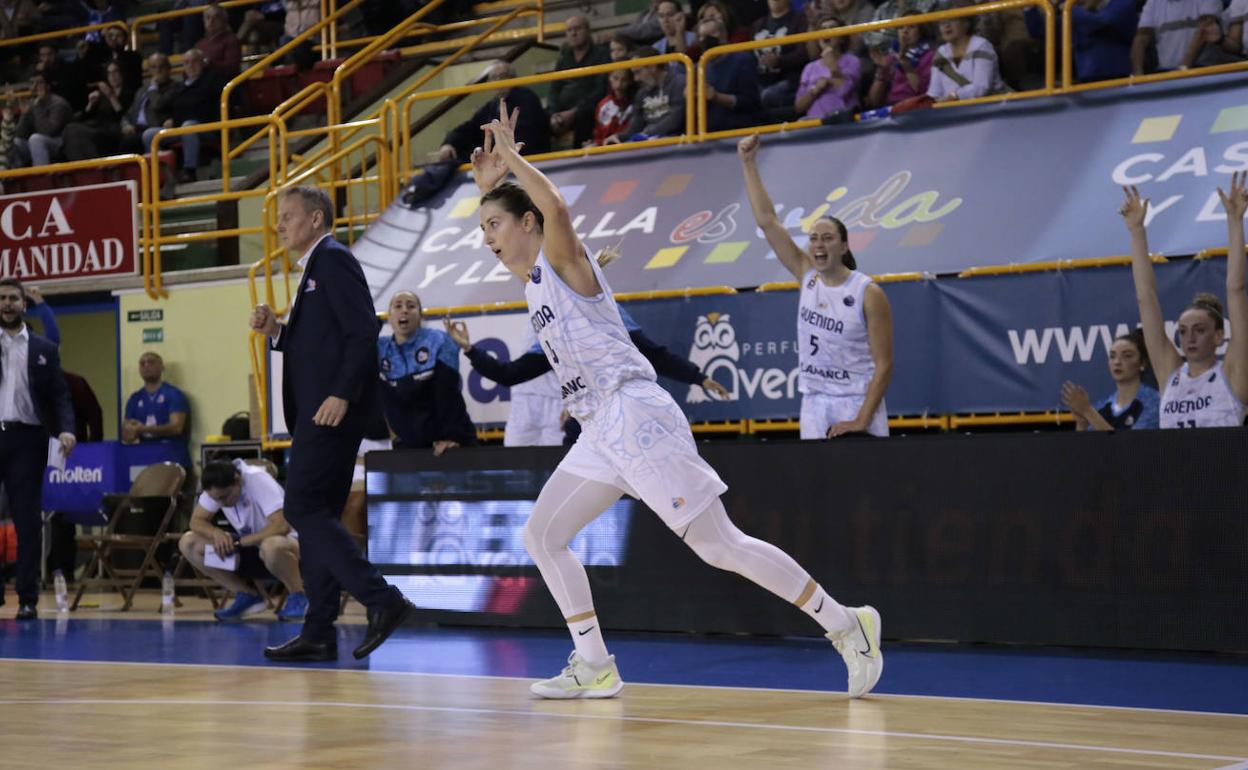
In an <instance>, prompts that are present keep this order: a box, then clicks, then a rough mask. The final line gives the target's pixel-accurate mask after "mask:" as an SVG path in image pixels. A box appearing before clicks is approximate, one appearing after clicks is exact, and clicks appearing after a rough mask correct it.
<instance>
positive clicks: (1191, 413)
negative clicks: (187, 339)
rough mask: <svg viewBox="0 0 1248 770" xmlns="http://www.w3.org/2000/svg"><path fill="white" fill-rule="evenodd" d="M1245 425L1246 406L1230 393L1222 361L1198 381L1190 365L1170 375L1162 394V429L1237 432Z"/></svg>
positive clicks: (1183, 366)
mask: <svg viewBox="0 0 1248 770" xmlns="http://www.w3.org/2000/svg"><path fill="white" fill-rule="evenodd" d="M1243 424H1244V405H1243V404H1241V403H1240V402H1239V399H1238V398H1236V397H1235V394H1234V393H1232V392H1231V386H1230V383H1228V382H1227V381H1226V372H1224V371H1223V370H1222V362H1221V361H1219V362H1218V363H1217V364H1215V365H1214V367H1213V368H1212V369H1210V370H1209V371H1207V372H1204V373H1203V374H1201V375H1200V376H1199V377H1191V376H1189V375H1188V373H1187V364H1186V363H1185V364H1183V365H1182V366H1180V367H1179V370H1178V371H1177V372H1175V373H1174V374H1172V375H1170V381H1169V382H1167V383H1166V389H1165V392H1163V393H1162V394H1161V427H1162V428H1235V427H1238V426H1240V425H1243Z"/></svg>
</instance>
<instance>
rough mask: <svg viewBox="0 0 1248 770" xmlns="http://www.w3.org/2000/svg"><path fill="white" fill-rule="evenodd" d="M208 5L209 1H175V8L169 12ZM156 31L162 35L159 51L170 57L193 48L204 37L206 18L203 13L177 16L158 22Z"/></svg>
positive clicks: (158, 45)
mask: <svg viewBox="0 0 1248 770" xmlns="http://www.w3.org/2000/svg"><path fill="white" fill-rule="evenodd" d="M207 4H208V0H175V2H174V4H173V7H172V8H170V9H169V10H171V11H181V10H186V9H189V8H199V7H201V6H204V5H207ZM156 29H157V30H158V31H159V34H160V41H159V43H158V44H157V50H158V51H160V53H163V54H165V55H166V56H169V55H172V54H174V53H176V52H177V51H179V50H186V49H187V48H190V47H192V46H193V45H194V44H195V41H196V40H199V39H200V38H201V37H203V36H204V17H203V14H202V13H188V14H185V15H183V16H175V17H174V18H172V19H165V20H163V21H159V22H157V23H156Z"/></svg>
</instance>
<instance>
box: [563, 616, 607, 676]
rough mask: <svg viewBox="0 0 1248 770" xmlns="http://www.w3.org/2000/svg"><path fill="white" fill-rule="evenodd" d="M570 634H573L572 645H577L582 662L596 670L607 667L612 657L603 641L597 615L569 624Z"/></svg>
mask: <svg viewBox="0 0 1248 770" xmlns="http://www.w3.org/2000/svg"><path fill="white" fill-rule="evenodd" d="M568 632H569V633H571V634H572V643H573V644H575V645H576V652H577V654H579V655H580V656H581V660H583V661H585V662H586V663H588V664H589V665H591V666H593V667H594V668H602V667H603V666H605V665H607V658H609V657H610V656H609V655H608V654H607V644H606V642H604V641H602V627H601V626H599V625H598V616H597V615H593V616H591V617H588V618H586V619H584V620H577V621H573V622H571V623H569V624H568Z"/></svg>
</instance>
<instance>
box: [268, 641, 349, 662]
mask: <svg viewBox="0 0 1248 770" xmlns="http://www.w3.org/2000/svg"><path fill="white" fill-rule="evenodd" d="M264 657H266V658H268V659H269V660H277V661H282V662H285V663H315V662H323V661H334V660H338V643H337V642H323V643H317V642H310V641H308V640H307V639H304V638H303V637H302V636H296V637H295V638H294V639H291V640H290V641H288V642H286V643H285V644H279V645H277V646H276V647H265V648H264Z"/></svg>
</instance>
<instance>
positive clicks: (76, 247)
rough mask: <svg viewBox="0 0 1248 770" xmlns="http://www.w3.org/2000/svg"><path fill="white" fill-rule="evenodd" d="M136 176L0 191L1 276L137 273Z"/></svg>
mask: <svg viewBox="0 0 1248 770" xmlns="http://www.w3.org/2000/svg"><path fill="white" fill-rule="evenodd" d="M138 248H139V223H138V207H137V200H136V194H135V184H134V182H112V183H109V184H97V185H87V186H85V187H66V188H63V189H59V190H48V191H46V192H28V193H20V194H17V195H4V196H0V276H2V277H5V278H16V279H18V280H21V281H36V282H39V283H44V284H46V283H49V282H53V281H64V280H68V279H73V278H99V277H102V276H112V275H137V274H138V272H139V258H138Z"/></svg>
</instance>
